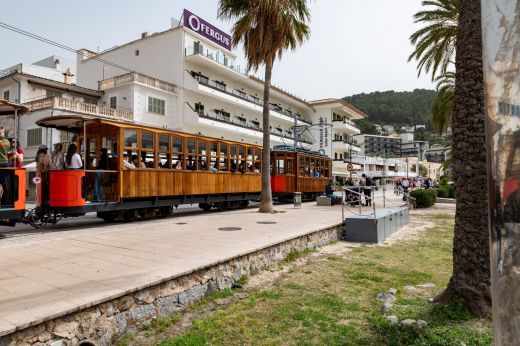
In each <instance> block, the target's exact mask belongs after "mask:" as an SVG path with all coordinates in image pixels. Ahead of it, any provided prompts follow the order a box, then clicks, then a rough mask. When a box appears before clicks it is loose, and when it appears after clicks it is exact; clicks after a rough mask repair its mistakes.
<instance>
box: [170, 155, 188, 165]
mask: <svg viewBox="0 0 520 346" xmlns="http://www.w3.org/2000/svg"><path fill="white" fill-rule="evenodd" d="M172 168H173V169H186V167H185V165H184V160H183V156H182V154H178V153H173V154H172Z"/></svg>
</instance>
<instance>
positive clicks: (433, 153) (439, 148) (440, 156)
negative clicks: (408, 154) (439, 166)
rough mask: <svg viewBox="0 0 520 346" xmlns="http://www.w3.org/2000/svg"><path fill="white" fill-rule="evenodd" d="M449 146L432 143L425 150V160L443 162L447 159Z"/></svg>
mask: <svg viewBox="0 0 520 346" xmlns="http://www.w3.org/2000/svg"><path fill="white" fill-rule="evenodd" d="M450 151H451V147H446V146H444V145H441V144H434V145H432V146H431V147H430V148H429V149H428V150H426V154H425V156H426V160H427V161H428V162H437V163H443V162H444V161H446V160H447V159H448V156H449V153H450Z"/></svg>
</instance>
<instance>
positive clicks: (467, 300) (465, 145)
mask: <svg viewBox="0 0 520 346" xmlns="http://www.w3.org/2000/svg"><path fill="white" fill-rule="evenodd" d="M460 6H461V7H460V25H459V33H458V35H457V56H456V60H455V65H456V70H457V73H456V81H455V96H454V110H453V119H452V128H453V148H452V155H453V177H454V179H455V194H456V198H457V208H456V212H455V238H454V240H453V273H452V276H451V279H450V281H449V283H448V286H447V288H446V289H445V290H444V292H442V293H441V294H440V295H439V296H437V297H436V298H435V300H434V301H435V302H442V303H446V302H454V301H457V300H459V301H462V302H463V303H464V305H465V306H466V307H467V308H468V310H469V311H470V312H471V313H472V314H473V315H475V316H478V317H484V316H488V315H489V314H490V312H491V291H490V271H489V270H490V267H489V266H490V262H489V234H488V209H487V174H486V142H485V125H484V121H485V115H484V78H483V65H482V30H481V10H480V1H475V0H461V2H460Z"/></svg>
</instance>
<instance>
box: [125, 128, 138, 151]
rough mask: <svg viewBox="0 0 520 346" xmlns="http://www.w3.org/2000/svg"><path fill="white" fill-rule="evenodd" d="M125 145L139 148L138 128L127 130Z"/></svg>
mask: <svg viewBox="0 0 520 346" xmlns="http://www.w3.org/2000/svg"><path fill="white" fill-rule="evenodd" d="M124 136H125V147H127V148H137V130H125V133H124Z"/></svg>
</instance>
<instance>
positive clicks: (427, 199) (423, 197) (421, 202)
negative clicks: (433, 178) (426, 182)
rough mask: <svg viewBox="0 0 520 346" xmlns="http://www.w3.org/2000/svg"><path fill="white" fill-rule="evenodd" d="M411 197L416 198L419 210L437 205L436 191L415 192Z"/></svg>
mask: <svg viewBox="0 0 520 346" xmlns="http://www.w3.org/2000/svg"><path fill="white" fill-rule="evenodd" d="M410 196H412V197H413V198H415V203H416V206H417V208H428V207H431V206H432V205H434V204H435V201H436V199H437V193H436V192H435V190H430V189H428V190H413V191H412V192H410Z"/></svg>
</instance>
